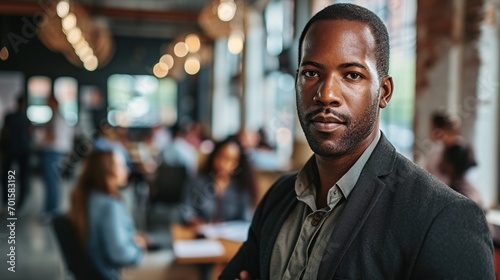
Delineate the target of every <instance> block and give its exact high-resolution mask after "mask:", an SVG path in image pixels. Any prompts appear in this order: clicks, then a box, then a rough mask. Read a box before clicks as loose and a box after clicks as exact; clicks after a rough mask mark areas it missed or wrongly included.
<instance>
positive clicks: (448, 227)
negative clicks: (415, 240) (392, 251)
mask: <svg viewBox="0 0 500 280" xmlns="http://www.w3.org/2000/svg"><path fill="white" fill-rule="evenodd" d="M412 279H495V271H494V267H493V244H492V241H491V235H490V232H489V229H488V226H487V223H486V219H485V217H484V213H483V211H482V210H481V209H480V208H479V207H478V206H477V205H476V204H475V203H473V202H472V201H469V200H466V199H461V200H459V201H456V202H454V203H452V204H450V205H448V206H447V207H445V208H444V209H443V210H442V211H441V212H440V213H439V214H438V215H437V216H436V217H435V219H434V221H433V223H432V225H431V227H430V228H429V230H428V232H427V235H426V237H425V240H424V242H423V244H422V248H421V249H420V253H419V256H418V258H417V260H416V263H415V267H414V269H413V275H412Z"/></svg>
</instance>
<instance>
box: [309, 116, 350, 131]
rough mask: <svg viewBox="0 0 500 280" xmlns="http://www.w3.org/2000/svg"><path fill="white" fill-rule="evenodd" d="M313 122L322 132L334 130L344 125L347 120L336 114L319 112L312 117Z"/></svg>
mask: <svg viewBox="0 0 500 280" xmlns="http://www.w3.org/2000/svg"><path fill="white" fill-rule="evenodd" d="M311 124H312V126H313V127H314V128H315V129H316V130H318V131H320V132H332V131H334V130H336V129H338V128H340V127H342V126H344V125H345V124H346V122H345V121H344V120H342V119H340V118H339V117H337V116H335V115H332V114H324V113H319V114H317V115H315V116H314V117H313V118H312V119H311Z"/></svg>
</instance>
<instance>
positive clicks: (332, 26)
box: [302, 19, 375, 51]
mask: <svg viewBox="0 0 500 280" xmlns="http://www.w3.org/2000/svg"><path fill="white" fill-rule="evenodd" d="M332 40H333V41H332ZM332 43H343V44H344V45H350V47H354V48H356V47H368V48H370V49H372V50H375V38H374V36H373V32H372V30H371V28H370V26H369V25H368V24H366V23H363V22H360V21H354V20H337V19H336V20H318V21H316V22H314V23H313V24H312V25H311V26H310V27H309V29H308V30H307V33H306V34H305V37H304V41H303V42H302V45H303V46H302V50H303V51H306V50H307V49H309V48H311V47H312V46H313V45H314V44H320V45H331V44H332Z"/></svg>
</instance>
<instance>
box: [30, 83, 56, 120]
mask: <svg viewBox="0 0 500 280" xmlns="http://www.w3.org/2000/svg"><path fill="white" fill-rule="evenodd" d="M51 91H52V80H51V79H50V78H49V77H45V76H33V77H31V78H29V80H28V108H27V111H26V112H27V115H28V119H29V120H30V121H31V122H32V123H34V124H40V125H41V124H45V123H47V122H48V121H50V119H51V118H52V115H53V113H52V109H50V107H49V106H48V105H47V100H48V98H49V96H50V92H51Z"/></svg>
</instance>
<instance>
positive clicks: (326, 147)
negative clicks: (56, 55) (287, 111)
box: [298, 95, 378, 157]
mask: <svg viewBox="0 0 500 280" xmlns="http://www.w3.org/2000/svg"><path fill="white" fill-rule="evenodd" d="M377 96H378V95H377ZM320 112H325V113H326V114H333V115H335V116H337V117H339V118H340V119H342V120H343V121H344V122H345V132H344V134H343V135H341V136H340V139H338V140H337V141H336V142H334V143H331V142H330V143H328V144H327V143H324V142H325V141H326V140H328V139H327V138H326V137H328V136H327V135H326V134H325V138H323V139H321V138H320V137H318V132H316V133H313V130H314V128H312V126H311V124H310V120H311V118H312V116H314V115H316V114H317V113H320ZM298 115H299V120H300V125H301V127H302V130H303V131H304V134H305V136H306V139H307V143H308V144H309V146H310V147H311V149H312V150H313V152H314V153H315V154H317V155H319V156H324V157H335V156H340V155H343V154H345V153H347V152H349V151H350V150H351V149H352V148H354V147H356V145H358V144H359V143H360V142H361V141H362V140H364V139H366V137H368V135H370V133H371V132H372V131H373V129H374V127H375V124H376V123H377V120H378V98H374V99H373V101H372V103H371V104H370V107H368V109H367V110H365V111H364V113H363V115H361V116H360V117H359V118H357V119H355V120H353V118H352V117H351V116H347V115H345V114H341V113H338V112H336V111H335V110H334V109H331V108H322V109H318V110H314V111H312V112H310V113H307V114H306V115H305V116H303V115H302V114H301V113H300V112H298ZM333 133H335V132H333Z"/></svg>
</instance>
